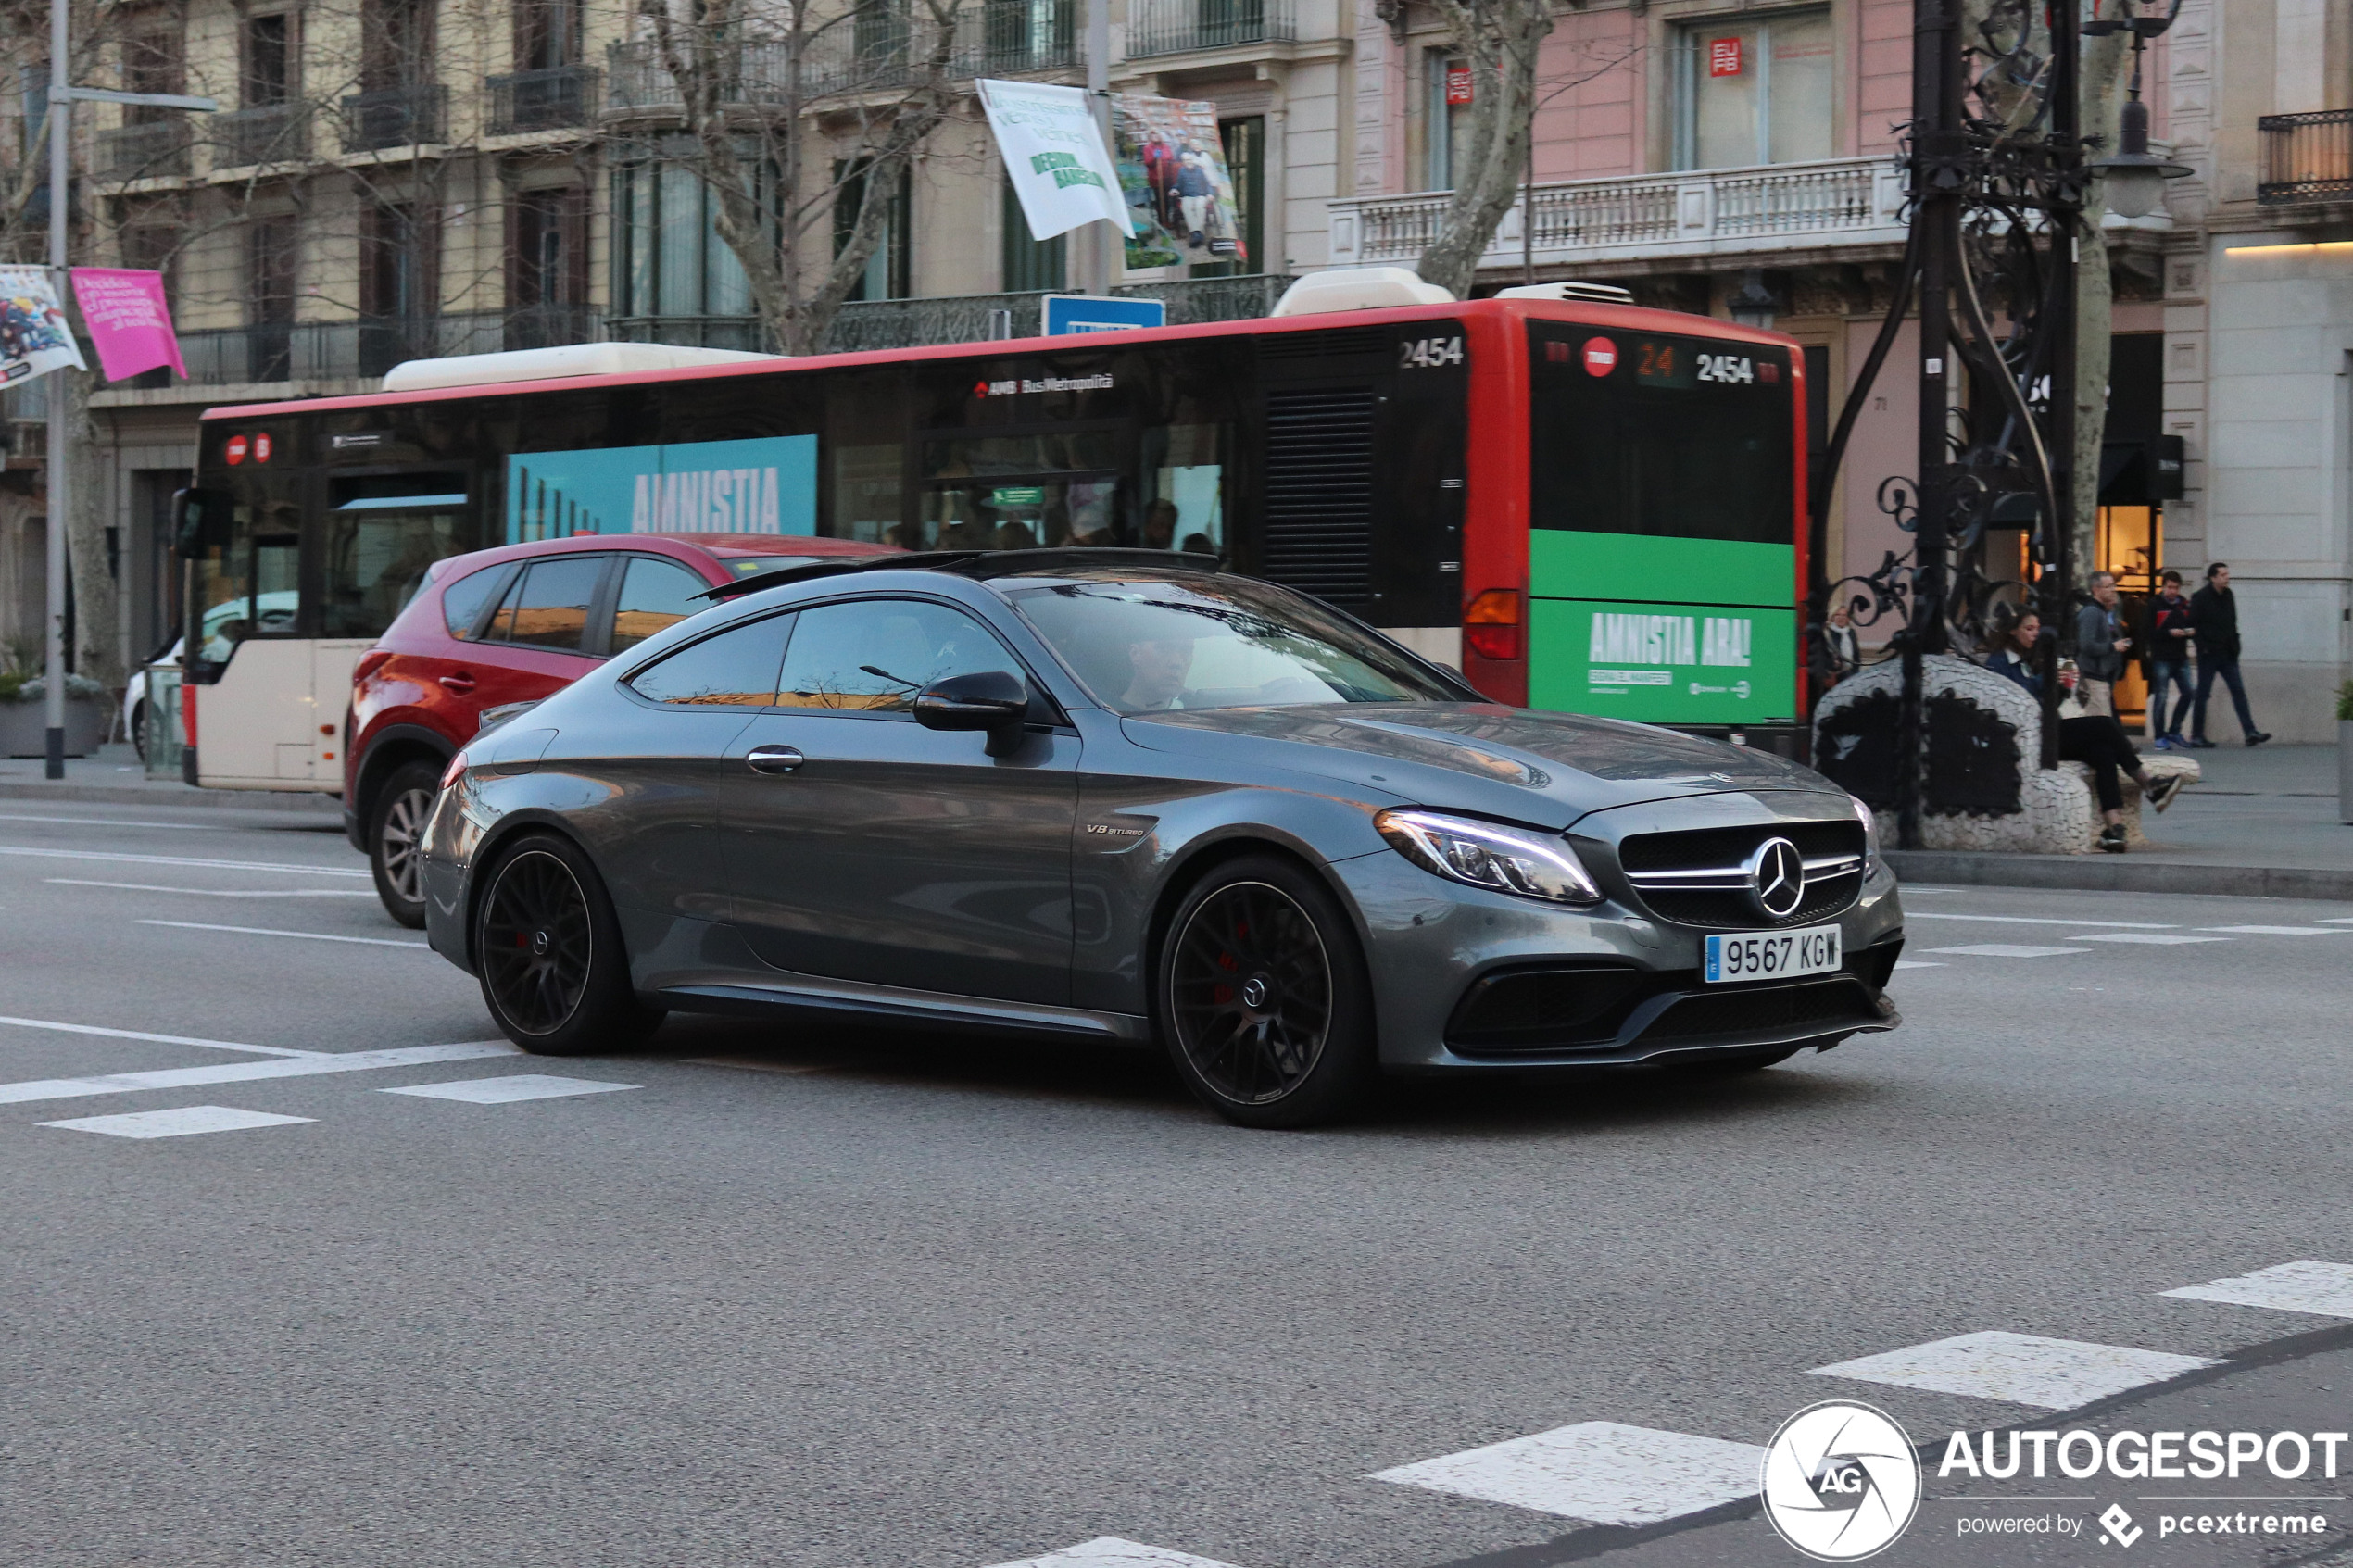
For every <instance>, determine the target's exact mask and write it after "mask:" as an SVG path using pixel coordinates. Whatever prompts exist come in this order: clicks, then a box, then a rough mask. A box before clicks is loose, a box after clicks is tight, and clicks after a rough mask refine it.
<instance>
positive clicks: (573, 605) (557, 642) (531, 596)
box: [482, 556, 605, 653]
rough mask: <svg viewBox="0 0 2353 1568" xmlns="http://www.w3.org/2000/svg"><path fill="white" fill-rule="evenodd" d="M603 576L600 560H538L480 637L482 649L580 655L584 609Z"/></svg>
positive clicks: (585, 627) (583, 643)
mask: <svg viewBox="0 0 2353 1568" xmlns="http://www.w3.org/2000/svg"><path fill="white" fill-rule="evenodd" d="M604 574H605V558H604V557H603V556H543V557H541V558H539V559H537V560H535V561H533V562H532V563H531V564H530V565H529V566H527V567H525V568H524V569H523V572H522V576H521V577H518V578H517V579H516V580H515V585H514V586H513V587H512V588H510V589H509V590H508V592H507V597H506V599H505V601H504V602H503V603H501V604H500V605H499V606H498V613H497V614H496V615H494V616H492V617H491V618H490V625H489V627H488V629H487V630H485V631H484V633H483V634H482V640H483V641H484V642H485V643H523V644H528V645H529V646H533V647H540V648H554V649H557V650H559V651H560V652H563V653H580V652H584V651H585V647H586V643H587V637H588V607H589V606H590V605H591V604H593V603H594V602H595V601H596V597H597V584H598V582H599V581H601V580H602V579H603V577H604Z"/></svg>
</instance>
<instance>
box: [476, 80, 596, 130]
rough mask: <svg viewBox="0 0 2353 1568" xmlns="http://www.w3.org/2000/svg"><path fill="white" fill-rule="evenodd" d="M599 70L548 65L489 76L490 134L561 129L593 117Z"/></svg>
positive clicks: (485, 83) (580, 123) (582, 122)
mask: <svg viewBox="0 0 2353 1568" xmlns="http://www.w3.org/2000/svg"><path fill="white" fill-rule="evenodd" d="M601 76H602V73H601V72H599V71H598V70H597V69H594V68H593V67H590V66H551V67H549V68H547V69H544V70H519V71H516V72H515V73H514V74H513V75H511V76H492V77H486V78H484V82H483V85H484V86H485V87H487V88H489V89H490V134H491V135H493V136H515V135H522V134H525V133H528V132H534V131H565V130H570V129H572V128H573V127H574V126H581V125H586V124H588V123H590V122H591V121H593V120H594V119H596V118H597V85H598V81H599V80H600V79H601Z"/></svg>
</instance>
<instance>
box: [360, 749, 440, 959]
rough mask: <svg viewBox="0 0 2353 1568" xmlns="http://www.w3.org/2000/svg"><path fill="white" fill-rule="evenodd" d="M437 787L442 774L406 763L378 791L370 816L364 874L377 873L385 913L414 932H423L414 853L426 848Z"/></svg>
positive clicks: (427, 765) (420, 873)
mask: <svg viewBox="0 0 2353 1568" xmlns="http://www.w3.org/2000/svg"><path fill="white" fill-rule="evenodd" d="M440 784H441V770H440V769H439V768H437V767H435V766H434V764H433V763H431V762H404V763H402V764H401V765H400V766H399V767H398V768H396V769H395V770H394V771H393V775H392V777H390V778H388V779H386V780H385V781H384V787H383V788H382V789H379V790H378V791H376V799H375V804H374V805H373V806H372V807H371V808H370V809H369V811H368V869H369V870H370V871H371V872H374V873H375V878H376V897H378V898H380V899H382V900H383V901H384V913H386V914H388V915H390V916H391V917H392V918H393V919H395V920H396V921H398V922H400V923H401V924H403V925H405V926H408V927H409V929H410V930H412V931H422V930H423V929H424V923H425V886H424V867H423V865H422V862H420V861H419V859H417V852H418V850H420V849H421V848H422V847H424V841H425V819H426V818H427V817H430V816H432V815H433V797H434V792H435V791H436V790H437V789H438V788H439V787H440Z"/></svg>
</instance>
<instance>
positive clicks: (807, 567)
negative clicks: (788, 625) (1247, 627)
mask: <svg viewBox="0 0 2353 1568" xmlns="http://www.w3.org/2000/svg"><path fill="white" fill-rule="evenodd" d="M868 571H937V572H945V573H947V574H949V575H950V576H955V577H963V578H969V579H971V580H973V581H975V582H982V583H988V582H999V581H1002V580H1003V579H1005V578H1009V577H1031V578H1039V579H1048V580H1052V581H1056V582H1092V583H1101V582H1132V581H1134V580H1135V579H1137V578H1138V577H1139V576H1150V577H1153V578H1162V577H1169V576H1184V577H1215V576H1220V575H1230V574H1229V573H1225V572H1224V571H1222V569H1221V568H1220V567H1219V565H1218V563H1217V558H1216V557H1214V556H1203V555H1190V554H1188V553H1186V552H1184V551H1181V550H1139V549H1123V548H1116V547H1113V548H1088V547H1081V546H1061V547H1058V548H1046V549H1037V550H924V551H911V552H908V553H905V554H901V555H895V556H873V557H868V558H862V559H859V558H848V559H841V560H821V561H810V562H807V563H806V564H804V565H800V566H786V567H779V568H778V569H777V570H775V571H761V572H755V573H753V574H752V575H751V576H749V577H739V578H737V579H736V581H735V582H733V583H721V584H720V585H719V586H718V587H716V588H713V589H711V591H710V592H709V593H707V594H705V595H704V597H705V598H711V599H731V598H739V597H741V596H745V595H747V594H757V593H759V592H761V590H763V589H767V588H782V587H786V586H788V585H789V584H791V583H808V582H813V581H815V580H817V579H819V578H825V577H842V576H848V575H850V574H852V573H863V572H868Z"/></svg>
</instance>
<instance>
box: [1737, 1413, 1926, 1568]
mask: <svg viewBox="0 0 2353 1568" xmlns="http://www.w3.org/2000/svg"><path fill="white" fill-rule="evenodd" d="M1761 1489H1762V1491H1763V1493H1764V1499H1765V1517H1766V1518H1767V1519H1768V1520H1769V1521H1770V1522H1771V1523H1772V1526H1773V1528H1774V1530H1775V1531H1777V1532H1778V1533H1779V1534H1780V1537H1781V1539H1783V1540H1785V1541H1787V1542H1788V1543H1789V1544H1790V1545H1791V1546H1793V1547H1794V1548H1796V1549H1798V1550H1799V1551H1801V1552H1803V1553H1805V1554H1806V1556H1807V1557H1810V1558H1812V1559H1814V1560H1815V1561H1816V1562H1860V1561H1861V1560H1862V1559H1864V1558H1866V1557H1870V1556H1872V1555H1874V1554H1876V1553H1878V1552H1880V1551H1882V1550H1884V1549H1886V1548H1887V1547H1888V1546H1890V1545H1891V1544H1893V1543H1894V1540H1895V1538H1896V1537H1898V1536H1901V1535H1902V1534H1903V1533H1904V1531H1905V1528H1906V1526H1907V1525H1909V1524H1911V1523H1912V1515H1913V1513H1914V1512H1917V1511H1918V1510H1919V1503H1920V1461H1919V1456H1918V1455H1916V1454H1915V1453H1914V1452H1913V1451H1912V1440H1911V1438H1909V1437H1907V1436H1905V1435H1904V1429H1903V1428H1902V1427H1901V1426H1898V1425H1896V1424H1895V1423H1894V1420H1893V1419H1892V1418H1890V1417H1889V1416H1888V1415H1887V1414H1886V1413H1885V1412H1884V1411H1878V1410H1874V1409H1873V1408H1872V1407H1870V1406H1869V1405H1858V1404H1851V1403H1849V1402H1847V1401H1845V1400H1843V1399H1825V1400H1824V1401H1822V1402H1821V1403H1820V1404H1818V1405H1808V1406H1806V1408H1805V1409H1804V1410H1802V1411H1798V1412H1797V1413H1796V1414H1795V1415H1793V1416H1792V1417H1790V1418H1789V1419H1788V1420H1787V1421H1785V1422H1783V1423H1782V1424H1781V1429H1780V1431H1778V1432H1776V1433H1774V1434H1773V1440H1772V1442H1770V1443H1768V1445H1766V1449H1765V1473H1764V1481H1763V1485H1762V1488H1761Z"/></svg>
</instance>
